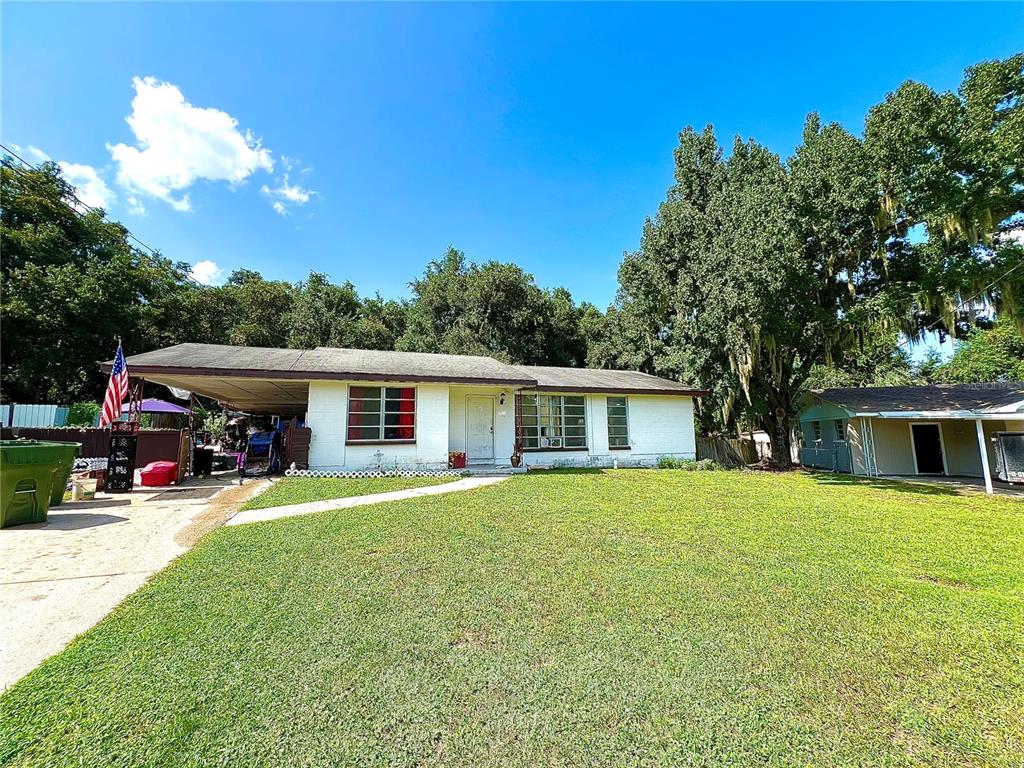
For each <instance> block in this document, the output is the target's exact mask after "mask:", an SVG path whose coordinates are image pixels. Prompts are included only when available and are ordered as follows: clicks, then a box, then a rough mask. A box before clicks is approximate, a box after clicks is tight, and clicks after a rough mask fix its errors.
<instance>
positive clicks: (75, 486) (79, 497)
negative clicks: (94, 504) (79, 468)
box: [71, 478, 96, 501]
mask: <svg viewBox="0 0 1024 768" xmlns="http://www.w3.org/2000/svg"><path fill="white" fill-rule="evenodd" d="M95 498H96V481H95V480H91V479H88V478H86V479H82V480H72V481H71V500H72V501H92V500H93V499H95Z"/></svg>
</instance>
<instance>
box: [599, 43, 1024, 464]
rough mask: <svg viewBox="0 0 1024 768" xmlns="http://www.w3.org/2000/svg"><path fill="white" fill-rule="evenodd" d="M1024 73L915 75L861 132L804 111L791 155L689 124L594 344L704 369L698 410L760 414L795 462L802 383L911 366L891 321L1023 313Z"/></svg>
mask: <svg viewBox="0 0 1024 768" xmlns="http://www.w3.org/2000/svg"><path fill="white" fill-rule="evenodd" d="M1022 72H1024V55H1021V56H1015V57H1013V58H1011V59H1008V60H1006V61H999V62H987V63H984V64H980V65H978V66H976V67H972V68H971V69H969V70H968V71H967V73H966V75H965V79H964V82H963V84H962V86H961V88H960V90H959V92H958V93H955V94H953V93H946V94H938V93H935V92H934V91H932V90H931V89H929V88H928V87H927V86H924V85H921V84H918V83H906V84H904V85H903V86H901V87H900V88H899V89H898V90H897V91H895V92H894V93H891V94H889V95H888V96H887V97H886V99H885V100H884V102H882V103H881V104H879V105H878V106H877V107H875V108H873V109H872V110H871V111H870V113H869V114H868V116H867V119H866V123H865V131H864V136H863V138H861V137H857V136H855V135H853V134H851V133H850V132H848V131H847V130H846V129H844V128H843V127H842V126H840V125H838V124H835V123H832V124H826V125H823V124H822V122H821V120H820V118H819V117H818V115H816V114H811V115H809V116H808V118H807V120H806V123H805V127H804V133H803V140H802V142H801V143H800V145H799V146H798V147H797V148H796V151H795V152H794V154H793V155H792V157H790V158H789V159H788V161H786V162H785V163H783V162H782V161H781V160H780V159H779V158H778V157H777V156H776V155H774V154H773V153H772V152H770V151H769V150H768V149H766V148H764V147H762V146H760V145H759V144H757V142H755V141H753V140H749V141H741V140H740V139H739V138H737V139H736V141H735V142H734V144H733V147H732V152H731V153H730V154H729V155H728V156H726V155H725V153H724V151H723V149H722V147H721V146H720V145H719V143H718V140H717V138H716V136H715V133H714V130H713V128H712V127H711V126H707V127H706V128H705V129H704V130H703V131H700V132H698V131H695V130H694V129H692V128H687V129H685V130H684V131H683V132H682V133H681V134H680V136H679V145H678V147H677V148H676V151H675V184H674V185H673V186H672V187H671V188H670V189H669V191H668V194H667V196H666V199H665V201H664V202H663V203H662V204H661V206H660V207H659V210H658V213H657V215H656V216H654V217H653V218H651V219H649V220H648V221H647V223H646V225H645V227H644V232H643V237H642V240H641V244H640V248H639V249H638V250H637V251H636V252H633V253H629V254H626V256H625V258H624V260H623V262H622V266H621V268H620V270H619V293H618V298H617V301H616V307H615V308H614V310H613V311H609V313H608V315H607V317H606V322H605V327H604V329H603V333H602V334H599V336H603V338H600V340H599V341H598V342H597V343H595V344H593V345H592V347H591V350H590V356H591V360H592V362H600V363H602V364H625V365H634V366H636V367H640V368H641V369H643V370H648V371H650V372H652V373H656V374H660V375H666V376H671V377H682V378H688V379H690V380H691V381H695V382H696V383H699V384H701V385H703V386H705V387H706V388H708V389H710V390H711V392H712V396H711V398H710V400H711V402H710V405H711V407H710V408H707V407H706V408H705V409H704V413H703V416H702V419H703V421H704V424H705V427H706V428H710V429H714V428H728V427H729V425H730V424H734V423H735V420H736V417H737V414H738V413H739V412H742V413H743V414H745V417H746V418H750V417H751V416H752V417H754V418H756V419H758V420H759V421H760V422H761V423H762V424H763V426H765V427H767V428H768V429H769V431H770V433H771V435H772V438H773V440H772V443H773V458H774V459H775V460H776V461H777V462H779V463H780V464H788V463H789V440H790V435H791V433H792V421H793V416H794V412H795V409H796V407H797V403H798V400H799V397H800V395H801V394H802V392H804V391H805V390H806V389H807V387H808V386H810V385H811V384H813V383H828V382H829V381H837V380H843V379H845V380H847V381H851V382H855V383H873V382H874V381H877V380H878V379H880V378H888V379H889V380H899V379H906V378H909V377H910V375H911V374H910V371H909V363H908V360H907V357H906V355H905V353H903V352H901V351H900V349H899V348H898V347H897V343H898V342H897V340H898V333H897V332H900V333H902V334H903V335H904V336H905V337H906V338H908V339H911V340H914V339H918V338H920V337H921V336H922V334H924V333H925V332H927V331H930V330H938V331H939V332H940V333H943V334H952V335H954V336H957V337H960V336H965V335H968V334H970V333H971V332H972V331H973V330H974V329H975V328H976V327H977V326H978V324H979V322H984V318H986V317H989V316H991V314H992V313H995V314H997V315H999V316H1003V317H1006V318H1010V319H1014V320H1017V321H1018V322H1019V321H1020V303H1019V298H1018V297H1020V296H1022V295H1024V269H1018V267H1019V266H1020V264H1021V259H1022V253H1024V251H1022V248H1021V242H1020V238H1019V233H1020V232H1021V227H1022V225H1024V221H1022V210H1024V197H1022V196H1024V183H1022V182H1024V179H1022V177H1021V172H1022V171H1021V160H1022V158H1024V104H1022V103H1021V95H1022V93H1024V74H1022ZM872 348H874V349H873V352H872V354H871V356H869V357H865V351H866V350H871V349H872ZM876 354H877V356H876ZM883 373H884V377H883V375H882V374H883Z"/></svg>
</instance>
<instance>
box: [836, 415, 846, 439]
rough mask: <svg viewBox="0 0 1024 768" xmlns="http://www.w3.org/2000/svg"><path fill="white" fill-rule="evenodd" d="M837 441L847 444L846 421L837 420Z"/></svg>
mask: <svg viewBox="0 0 1024 768" xmlns="http://www.w3.org/2000/svg"><path fill="white" fill-rule="evenodd" d="M836 440H838V441H839V442H844V443H845V442H846V419H836Z"/></svg>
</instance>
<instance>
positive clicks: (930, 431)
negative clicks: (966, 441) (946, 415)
mask: <svg viewBox="0 0 1024 768" xmlns="http://www.w3.org/2000/svg"><path fill="white" fill-rule="evenodd" d="M910 430H911V432H912V433H913V435H914V458H915V459H916V460H917V474H919V475H944V474H946V467H945V463H944V462H943V460H942V437H941V435H940V434H939V425H938V424H911V425H910Z"/></svg>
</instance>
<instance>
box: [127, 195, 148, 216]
mask: <svg viewBox="0 0 1024 768" xmlns="http://www.w3.org/2000/svg"><path fill="white" fill-rule="evenodd" d="M125 202H126V203H128V213H131V214H134V215H135V216H142V215H144V214H145V213H146V206H144V205H143V204H142V201H141V200H139V198H137V197H135V196H134V195H129V196H128V197H126V198H125Z"/></svg>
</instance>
